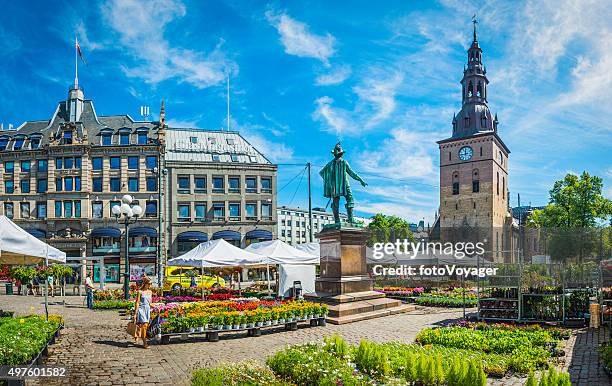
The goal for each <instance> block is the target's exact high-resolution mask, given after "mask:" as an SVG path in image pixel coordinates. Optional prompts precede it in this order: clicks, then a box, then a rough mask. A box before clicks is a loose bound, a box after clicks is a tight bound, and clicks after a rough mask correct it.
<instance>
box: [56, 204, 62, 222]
mask: <svg viewBox="0 0 612 386" xmlns="http://www.w3.org/2000/svg"><path fill="white" fill-rule="evenodd" d="M62 208H63V207H62V202H61V201H55V217H57V218H60V217H62Z"/></svg>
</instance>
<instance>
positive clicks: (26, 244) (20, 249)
mask: <svg viewBox="0 0 612 386" xmlns="http://www.w3.org/2000/svg"><path fill="white" fill-rule="evenodd" d="M45 259H48V260H49V261H53V262H57V263H65V262H66V253H65V252H62V251H60V250H59V249H57V248H55V247H52V246H50V245H49V244H47V243H45V242H43V241H41V240H39V239H37V238H36V237H34V236H32V235H31V234H29V233H28V232H27V231H25V230H24V229H22V228H21V227H19V226H18V225H17V224H15V223H14V222H12V221H11V220H10V219H9V218H8V217H6V216H0V264H10V265H16V264H21V265H29V264H36V263H38V262H41V261H43V260H45Z"/></svg>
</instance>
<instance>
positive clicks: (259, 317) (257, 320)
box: [254, 314, 263, 327]
mask: <svg viewBox="0 0 612 386" xmlns="http://www.w3.org/2000/svg"><path fill="white" fill-rule="evenodd" d="M254 319H255V326H257V327H261V326H263V316H262V315H261V314H255V317H254Z"/></svg>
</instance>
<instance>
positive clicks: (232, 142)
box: [227, 138, 234, 146]
mask: <svg viewBox="0 0 612 386" xmlns="http://www.w3.org/2000/svg"><path fill="white" fill-rule="evenodd" d="M227 144H228V145H230V146H233V145H234V138H228V139H227Z"/></svg>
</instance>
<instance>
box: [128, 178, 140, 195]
mask: <svg viewBox="0 0 612 386" xmlns="http://www.w3.org/2000/svg"><path fill="white" fill-rule="evenodd" d="M128 191H129V192H137V191H138V177H130V178H128Z"/></svg>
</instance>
